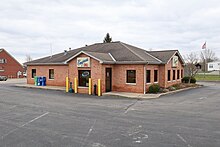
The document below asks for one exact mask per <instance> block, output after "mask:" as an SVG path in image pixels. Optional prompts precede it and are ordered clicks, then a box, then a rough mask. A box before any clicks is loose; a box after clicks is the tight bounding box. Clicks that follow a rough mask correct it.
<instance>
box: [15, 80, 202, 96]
mask: <svg viewBox="0 0 220 147" xmlns="http://www.w3.org/2000/svg"><path fill="white" fill-rule="evenodd" d="M14 86H16V87H23V88H36V89H46V90H59V91H64V92H65V91H66V88H65V87H61V86H35V85H33V84H24V83H22V84H20V83H19V84H15V85H14ZM198 87H201V86H197V87H188V88H184V89H179V90H175V91H169V92H166V93H158V94H149V93H148V94H140V93H130V92H106V93H103V94H102V95H103V96H119V97H126V98H133V99H155V98H159V97H160V96H162V95H167V94H173V93H177V92H180V91H185V90H189V89H194V88H198Z"/></svg>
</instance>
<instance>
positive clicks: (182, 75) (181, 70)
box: [181, 70, 183, 78]
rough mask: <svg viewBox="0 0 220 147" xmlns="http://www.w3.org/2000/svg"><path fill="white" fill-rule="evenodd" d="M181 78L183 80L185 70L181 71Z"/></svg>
mask: <svg viewBox="0 0 220 147" xmlns="http://www.w3.org/2000/svg"><path fill="white" fill-rule="evenodd" d="M181 78H183V70H181Z"/></svg>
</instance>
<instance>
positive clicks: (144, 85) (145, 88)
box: [144, 64, 147, 94]
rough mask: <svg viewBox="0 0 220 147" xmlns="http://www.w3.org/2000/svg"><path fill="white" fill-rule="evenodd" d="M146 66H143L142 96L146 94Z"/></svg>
mask: <svg viewBox="0 0 220 147" xmlns="http://www.w3.org/2000/svg"><path fill="white" fill-rule="evenodd" d="M146 65H147V64H145V65H144V94H146Z"/></svg>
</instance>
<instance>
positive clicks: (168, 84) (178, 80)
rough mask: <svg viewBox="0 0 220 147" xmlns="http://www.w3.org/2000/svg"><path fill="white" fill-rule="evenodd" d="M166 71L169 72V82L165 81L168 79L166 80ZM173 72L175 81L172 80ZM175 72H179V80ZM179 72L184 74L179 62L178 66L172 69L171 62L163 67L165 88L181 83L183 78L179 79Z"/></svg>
mask: <svg viewBox="0 0 220 147" xmlns="http://www.w3.org/2000/svg"><path fill="white" fill-rule="evenodd" d="M168 70H170V71H171V73H170V76H171V77H170V79H171V81H167V80H168V78H167V74H168ZM173 70H175V72H176V74H175V77H176V78H175V79H176V80H173ZM177 70H180V79H177ZM181 70H183V73H184V67H183V65H182V64H181V62H180V60H179V62H178V66H177V67H175V68H174V67H172V60H171V61H170V62H168V64H166V65H165V87H166V88H167V87H169V86H172V85H174V84H178V83H181V79H182V78H183V77H181Z"/></svg>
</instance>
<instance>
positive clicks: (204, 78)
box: [195, 74, 220, 81]
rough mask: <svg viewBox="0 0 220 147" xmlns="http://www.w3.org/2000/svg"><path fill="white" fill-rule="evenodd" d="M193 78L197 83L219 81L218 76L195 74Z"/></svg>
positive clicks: (219, 77)
mask: <svg viewBox="0 0 220 147" xmlns="http://www.w3.org/2000/svg"><path fill="white" fill-rule="evenodd" d="M195 78H196V80H197V81H220V76H219V75H207V74H206V75H204V74H197V75H196V76H195Z"/></svg>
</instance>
